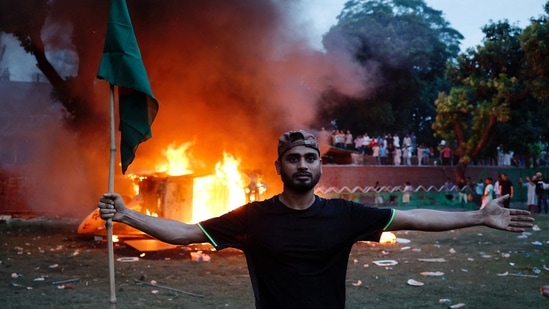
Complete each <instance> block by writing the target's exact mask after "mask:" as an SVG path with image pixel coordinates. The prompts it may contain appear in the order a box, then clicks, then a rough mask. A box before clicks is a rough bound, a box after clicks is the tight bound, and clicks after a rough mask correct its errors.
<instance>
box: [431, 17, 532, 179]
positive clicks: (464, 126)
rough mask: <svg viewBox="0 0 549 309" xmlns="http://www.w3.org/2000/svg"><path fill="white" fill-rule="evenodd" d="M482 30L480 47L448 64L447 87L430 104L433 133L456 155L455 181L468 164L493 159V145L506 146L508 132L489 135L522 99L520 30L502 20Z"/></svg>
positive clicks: (462, 174)
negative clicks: (432, 105) (434, 111)
mask: <svg viewBox="0 0 549 309" xmlns="http://www.w3.org/2000/svg"><path fill="white" fill-rule="evenodd" d="M482 31H483V32H484V33H485V38H484V41H483V45H480V46H477V47H476V48H469V49H468V50H467V51H466V53H464V54H461V55H460V56H459V57H458V58H457V62H456V63H455V64H450V65H449V67H448V78H449V80H450V82H451V83H452V85H453V87H452V89H451V90H450V92H449V93H448V94H447V93H444V92H443V93H441V94H439V97H438V98H437V100H436V101H435V105H436V108H437V117H436V121H435V122H434V123H433V129H434V130H435V132H436V134H437V135H438V136H440V137H442V138H444V139H446V140H447V141H448V142H449V143H450V144H451V145H454V154H455V155H456V156H457V157H459V161H458V163H457V165H456V168H455V176H456V180H459V179H461V178H464V174H465V169H466V167H467V166H468V165H469V164H470V163H471V161H472V160H474V159H478V158H493V157H495V148H496V146H498V145H503V144H504V143H505V145H506V146H507V147H509V146H510V145H511V143H509V139H508V137H509V135H511V134H510V133H507V134H506V135H502V136H501V138H500V137H498V136H496V135H495V134H494V132H495V130H496V125H497V124H501V123H505V122H508V121H509V120H510V119H511V114H512V111H513V110H518V109H519V108H520V106H522V104H523V103H524V102H525V100H528V97H527V92H526V91H525V85H524V82H523V80H522V79H521V76H522V72H523V65H522V64H523V62H524V53H523V51H522V49H521V45H520V35H521V33H522V30H521V29H520V28H518V27H515V26H512V25H510V24H509V23H508V21H502V22H497V23H491V24H489V25H486V26H484V27H483V29H482ZM517 119H518V118H517Z"/></svg>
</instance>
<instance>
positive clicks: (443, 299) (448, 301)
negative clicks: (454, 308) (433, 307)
mask: <svg viewBox="0 0 549 309" xmlns="http://www.w3.org/2000/svg"><path fill="white" fill-rule="evenodd" d="M451 302H452V301H451V300H450V299H449V298H441V299H439V300H438V303H439V304H449V303H451Z"/></svg>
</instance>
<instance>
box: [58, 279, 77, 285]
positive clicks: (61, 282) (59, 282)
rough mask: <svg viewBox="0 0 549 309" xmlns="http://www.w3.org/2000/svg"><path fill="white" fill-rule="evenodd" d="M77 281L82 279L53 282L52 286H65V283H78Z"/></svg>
mask: <svg viewBox="0 0 549 309" xmlns="http://www.w3.org/2000/svg"><path fill="white" fill-rule="evenodd" d="M77 281H80V278H72V279H67V280H60V281H53V282H52V283H51V284H52V285H60V284H65V283H72V282H77Z"/></svg>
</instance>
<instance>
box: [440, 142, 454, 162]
mask: <svg viewBox="0 0 549 309" xmlns="http://www.w3.org/2000/svg"><path fill="white" fill-rule="evenodd" d="M440 159H441V160H442V165H451V159H452V150H451V149H450V146H448V145H444V148H442V150H441V151H440Z"/></svg>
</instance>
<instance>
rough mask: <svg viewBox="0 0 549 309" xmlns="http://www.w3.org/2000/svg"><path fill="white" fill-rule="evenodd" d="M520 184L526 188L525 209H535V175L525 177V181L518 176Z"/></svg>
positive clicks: (536, 205) (536, 204)
mask: <svg viewBox="0 0 549 309" xmlns="http://www.w3.org/2000/svg"><path fill="white" fill-rule="evenodd" d="M519 182H520V184H521V185H522V186H523V187H525V188H526V209H527V210H528V211H534V210H535V211H536V212H537V207H538V203H537V201H536V183H535V182H536V176H532V178H529V177H526V182H524V181H522V178H519Z"/></svg>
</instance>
